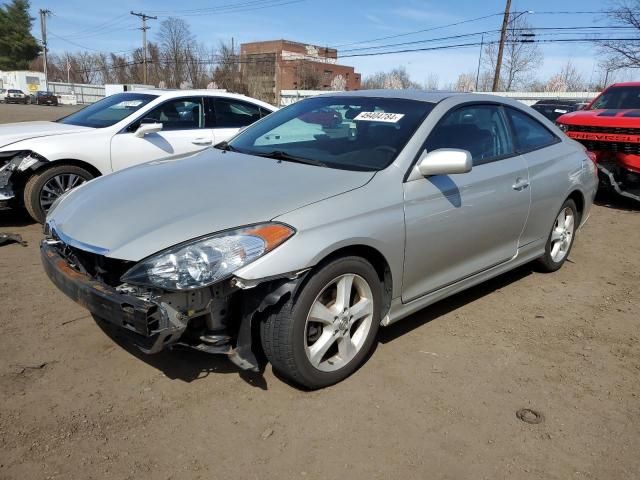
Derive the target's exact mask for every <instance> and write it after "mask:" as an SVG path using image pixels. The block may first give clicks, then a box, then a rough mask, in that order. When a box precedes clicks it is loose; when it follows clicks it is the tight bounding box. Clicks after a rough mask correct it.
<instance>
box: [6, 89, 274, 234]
mask: <svg viewBox="0 0 640 480" xmlns="http://www.w3.org/2000/svg"><path fill="white" fill-rule="evenodd" d="M10 92H11V90H10ZM8 98H9V97H8ZM274 110H276V108H275V107H273V106H271V105H269V104H267V103H264V102H261V101H259V100H255V99H252V98H249V97H245V96H242V95H234V94H229V93H221V92H216V91H210V90H179V91H163V90H149V91H136V92H127V93H119V94H116V95H111V96H109V97H106V98H104V99H102V100H100V101H99V102H96V103H94V104H93V105H90V106H88V107H85V108H83V109H82V110H80V111H78V112H75V113H72V114H71V115H69V116H67V117H64V118H61V119H60V120H58V121H56V122H22V123H10V124H4V125H0V205H2V204H3V203H4V204H5V205H12V206H20V205H24V206H25V207H26V209H27V210H28V212H29V214H30V215H31V216H32V217H33V219H34V220H36V221H38V222H42V221H43V220H44V217H45V214H46V211H47V210H48V209H49V207H50V206H51V205H52V204H53V202H54V201H55V200H56V199H57V198H58V197H59V196H60V195H61V194H63V193H64V192H66V191H67V190H69V189H71V188H75V187H77V186H78V185H81V184H82V183H84V182H86V181H88V180H91V179H92V178H95V177H97V176H100V175H105V174H107V173H111V172H114V171H116V170H120V169H122V168H126V167H130V166H132V165H136V164H138V163H143V162H148V161H151V160H160V159H165V158H171V157H179V156H184V155H189V154H192V153H195V152H198V151H200V150H203V149H205V148H208V147H210V146H211V145H213V144H215V143H218V142H221V141H224V140H228V139H229V138H231V137H232V136H233V135H235V134H236V133H237V132H238V130H239V129H240V128H242V127H246V126H247V125H250V124H251V123H253V122H255V121H256V120H259V119H260V118H262V117H264V116H266V115H268V114H269V113H271V112H272V111H274Z"/></svg>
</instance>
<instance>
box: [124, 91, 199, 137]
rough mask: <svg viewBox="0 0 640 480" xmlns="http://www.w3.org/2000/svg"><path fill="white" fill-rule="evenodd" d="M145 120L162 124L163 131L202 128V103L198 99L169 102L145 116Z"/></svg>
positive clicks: (181, 99) (179, 99) (178, 99)
mask: <svg viewBox="0 0 640 480" xmlns="http://www.w3.org/2000/svg"><path fill="white" fill-rule="evenodd" d="M143 120H144V121H145V122H152V121H153V122H158V123H162V130H163V131H167V130H193V129H196V128H202V101H201V99H200V98H197V97H196V98H176V99H174V100H169V101H167V102H164V103H163V104H162V105H159V106H158V107H156V108H154V109H153V110H151V111H150V112H148V113H147V114H145V116H144V118H143ZM136 123H138V122H136ZM136 128H137V127H136Z"/></svg>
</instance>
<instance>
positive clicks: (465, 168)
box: [418, 148, 473, 177]
mask: <svg viewBox="0 0 640 480" xmlns="http://www.w3.org/2000/svg"><path fill="white" fill-rule="evenodd" d="M472 165H473V162H472V159H471V153H469V152H468V151H467V150H459V149H457V148H439V149H438V150H433V151H432V152H427V151H426V150H425V151H424V153H423V154H422V156H421V157H420V160H419V161H418V171H419V172H420V174H421V175H423V176H425V177H426V176H428V175H451V174H454V173H467V172H470V171H471V168H472Z"/></svg>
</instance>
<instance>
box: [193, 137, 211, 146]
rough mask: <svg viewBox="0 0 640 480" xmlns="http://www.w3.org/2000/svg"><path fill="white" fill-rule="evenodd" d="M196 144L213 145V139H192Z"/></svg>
mask: <svg viewBox="0 0 640 480" xmlns="http://www.w3.org/2000/svg"><path fill="white" fill-rule="evenodd" d="M191 143H193V144H194V145H211V144H212V143H213V141H211V140H210V139H207V138H196V139H194V140H192V141H191Z"/></svg>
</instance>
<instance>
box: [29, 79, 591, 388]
mask: <svg viewBox="0 0 640 480" xmlns="http://www.w3.org/2000/svg"><path fill="white" fill-rule="evenodd" d="M596 186H597V177H596V168H595V166H594V163H593V161H592V160H591V159H590V157H589V156H588V154H587V152H586V151H585V149H584V147H582V146H581V145H579V144H578V143H576V142H574V141H573V140H571V139H569V138H568V137H566V136H565V135H564V134H563V133H562V132H561V131H560V130H559V129H558V128H556V127H555V126H554V125H553V124H552V123H551V122H549V121H548V120H547V119H545V118H544V117H543V116H542V115H540V114H538V113H537V112H535V111H534V110H532V109H530V108H528V107H526V106H524V105H522V104H521V103H519V102H517V101H512V100H509V99H506V98H501V97H498V96H490V95H476V94H454V93H425V92H415V91H399V90H396V91H356V92H346V93H339V94H338V93H332V94H328V95H323V96H318V97H314V98H310V99H306V100H302V101H300V102H298V103H295V104H293V105H291V106H289V107H287V108H284V109H282V110H280V111H277V112H275V113H272V114H270V115H268V116H266V117H265V118H263V119H261V120H260V121H258V122H257V123H255V124H253V125H251V126H250V127H248V128H247V129H246V130H244V131H242V132H241V133H239V134H238V135H236V136H235V137H234V138H233V139H231V140H229V141H228V142H222V143H220V144H218V145H216V146H215V147H213V148H209V149H207V150H206V151H204V152H201V153H198V154H195V155H191V156H186V157H184V156H183V157H179V158H175V157H174V158H167V159H163V160H158V161H153V162H150V163H146V164H142V165H139V166H136V167H132V168H128V169H125V170H122V171H119V172H116V173H114V174H112V175H108V176H106V177H101V178H97V179H95V180H92V181H90V182H88V183H86V184H84V185H82V186H81V187H79V188H77V189H74V190H72V191H70V192H69V193H67V194H65V195H64V196H62V197H61V198H60V199H58V200H57V201H56V203H55V204H54V205H53V207H52V208H51V210H50V211H49V214H48V217H47V222H46V226H45V234H46V238H45V240H44V241H43V242H42V245H41V256H42V261H43V264H44V268H45V270H46V272H47V274H48V275H49V277H50V278H51V280H52V281H53V282H54V283H55V284H56V285H57V286H58V287H59V288H60V289H61V290H62V291H63V292H64V293H66V294H67V295H68V296H69V297H71V298H72V299H74V300H76V301H77V302H79V303H80V304H81V305H83V306H84V307H86V308H87V309H89V310H90V311H91V312H92V313H93V315H94V317H95V318H96V320H97V321H99V322H106V324H107V325H113V324H115V325H116V326H117V327H118V330H119V331H121V332H122V333H125V334H126V335H127V336H128V337H130V338H131V340H132V341H133V342H134V343H135V344H136V345H137V346H138V347H139V348H141V349H142V350H144V351H145V352H147V353H154V352H158V351H160V350H163V349H166V348H173V347H176V346H186V347H190V348H195V349H197V350H200V351H203V352H210V353H223V354H227V355H228V356H229V357H230V359H231V360H232V361H234V362H235V363H236V364H237V365H239V366H240V367H241V368H245V369H254V370H256V369H258V368H260V366H261V365H260V363H261V362H259V361H258V360H256V355H255V354H256V353H257V351H258V350H261V351H263V352H264V354H266V358H267V359H268V360H269V361H270V362H271V364H272V366H273V368H274V370H276V371H277V372H279V373H280V374H281V375H282V376H283V377H285V378H286V379H288V380H291V381H293V382H295V383H297V384H300V385H302V386H305V387H307V388H321V387H325V386H327V385H330V384H333V383H336V382H338V381H340V380H343V379H344V378H346V377H347V376H349V375H350V374H351V373H353V372H354V371H355V370H356V369H357V368H359V367H360V366H361V365H362V364H363V363H364V362H365V360H366V359H367V356H368V354H369V353H370V351H371V350H372V347H373V345H374V343H375V342H376V334H377V332H378V327H379V326H380V325H382V326H386V325H389V324H391V323H393V322H396V321H398V320H401V319H403V318H405V317H407V316H408V315H410V314H411V313H413V312H416V311H417V310H420V309H422V308H425V307H426V306H428V305H430V304H432V303H434V302H436V301H438V300H441V299H443V298H445V297H448V296H450V295H452V294H454V293H456V292H459V291H461V290H463V289H466V288H469V287H471V286H473V285H476V284H478V283H480V282H483V281H485V280H487V279H489V278H491V277H495V276H496V275H500V274H501V273H504V272H506V271H508V270H511V269H513V268H516V267H517V266H519V265H522V264H524V263H527V262H532V261H536V262H537V264H538V266H539V268H541V269H542V270H544V271H548V272H552V271H555V270H557V269H559V268H560V267H561V266H562V264H563V263H564V262H565V260H566V259H567V257H568V255H569V254H570V251H571V247H572V245H573V242H574V239H575V235H576V231H577V229H578V227H579V226H580V225H581V224H583V223H584V222H585V221H586V219H587V216H588V214H589V210H590V208H591V205H592V202H593V198H594V195H595V191H596ZM505 321H508V320H507V319H505Z"/></svg>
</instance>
